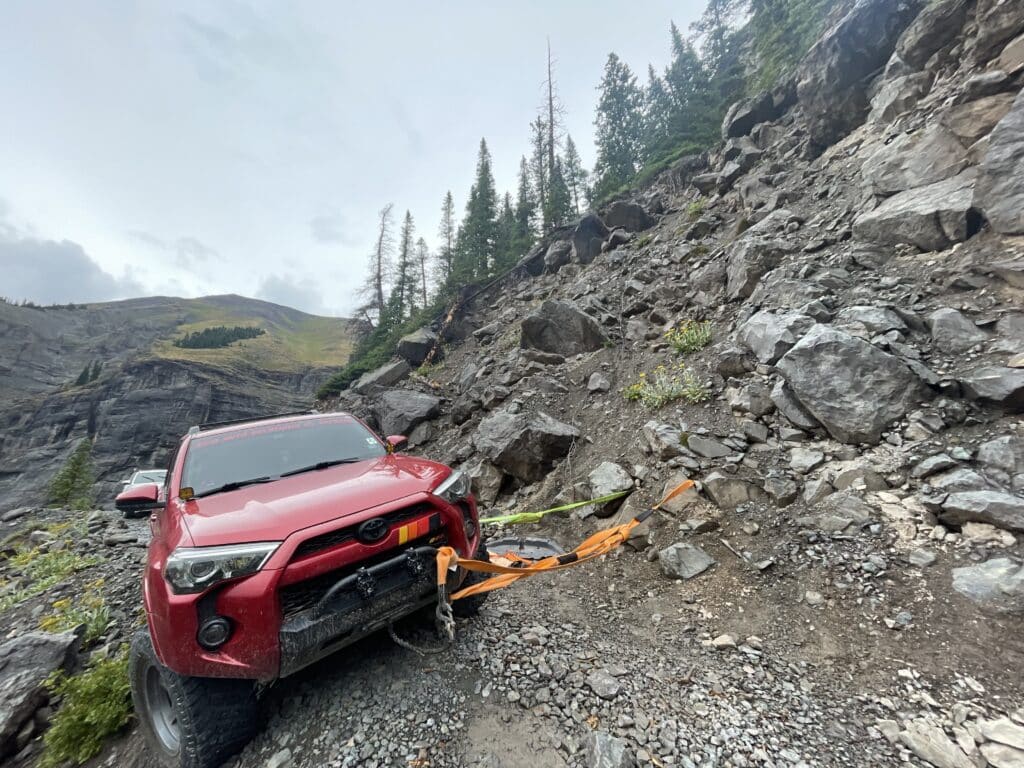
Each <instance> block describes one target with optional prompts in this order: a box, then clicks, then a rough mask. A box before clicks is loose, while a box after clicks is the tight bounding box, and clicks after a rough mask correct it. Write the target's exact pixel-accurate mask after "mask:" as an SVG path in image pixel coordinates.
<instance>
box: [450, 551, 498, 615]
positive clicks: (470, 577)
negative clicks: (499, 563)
mask: <svg viewBox="0 0 1024 768" xmlns="http://www.w3.org/2000/svg"><path fill="white" fill-rule="evenodd" d="M473 559H474V560H483V561H484V562H487V563H489V562H491V556H490V555H489V554H488V553H487V546H486V545H485V544H484V537H483V536H481V537H480V543H479V544H477V545H476V554H475V555H474V556H473ZM488 578H490V576H488V575H487V574H486V573H477V572H476V571H469V572H468V573H467V574H466V578H465V579H463V580H462V586H461V587H459V589H462V588H463V587H468V586H469V585H471V584H479V583H480V582H481V581H483V580H484V579H488ZM490 594H491V593H490V592H481V593H480V594H478V595H470V596H469V597H464V598H462V599H461V600H455V601H454V602H453V603H452V614H453V615H455V616H456V617H458V618H460V619H469V618H472V617H473V616H476V615H477V614H478V613H479V612H480V608H482V607H483V604H484V603H485V602H487V598H488V597H489V596H490Z"/></svg>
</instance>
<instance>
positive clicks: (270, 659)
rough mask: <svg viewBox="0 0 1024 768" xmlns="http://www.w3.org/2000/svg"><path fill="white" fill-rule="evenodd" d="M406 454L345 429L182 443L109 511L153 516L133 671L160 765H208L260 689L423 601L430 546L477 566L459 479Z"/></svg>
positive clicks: (210, 430) (250, 431)
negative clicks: (446, 548)
mask: <svg viewBox="0 0 1024 768" xmlns="http://www.w3.org/2000/svg"><path fill="white" fill-rule="evenodd" d="M404 442H405V438H404V437H400V436H392V437H388V438H387V439H386V440H381V439H380V438H379V437H378V436H377V435H376V434H374V433H373V432H372V431H371V430H370V429H369V428H368V427H367V426H366V425H365V424H363V423H362V422H361V421H360V420H359V419H357V418H355V417H354V416H351V415H348V414H344V413H332V414H307V415H298V416H295V415H292V416H285V417H276V418H270V419H264V420H259V421H249V422H244V423H231V424H222V425H209V426H208V427H193V428H192V429H191V430H189V433H188V434H187V435H186V436H185V437H184V438H182V440H181V443H180V444H179V446H178V449H177V451H176V452H175V454H174V457H173V458H172V459H171V462H170V465H169V469H168V473H167V478H166V480H165V484H164V486H162V487H161V486H158V485H156V484H150V485H141V486H136V487H134V488H131V489H129V490H128V491H126V492H125V493H122V494H121V495H120V496H119V497H118V499H117V506H118V508H119V509H121V510H124V511H139V510H140V509H146V508H148V509H151V510H153V514H152V516H151V517H150V525H151V527H152V529H153V540H152V543H151V544H150V547H149V558H148V562H147V565H146V571H145V575H144V577H143V599H144V602H145V607H146V617H147V620H148V625H149V626H148V631H147V630H141V631H140V632H139V633H138V634H137V635H136V637H135V638H134V640H133V643H132V649H131V656H130V664H129V670H130V675H131V683H132V698H133V700H134V704H135V710H136V713H137V716H138V719H139V722H140V724H141V727H142V729H143V732H144V734H145V736H146V740H147V742H148V744H149V746H150V748H151V750H152V752H153V754H154V756H155V757H156V758H157V760H158V762H159V763H160V764H161V765H165V766H175V768H208V767H209V766H216V765H219V764H220V763H221V762H222V761H223V760H224V759H225V758H226V757H227V756H229V755H230V754H232V753H233V752H235V751H237V750H238V749H240V748H241V747H242V746H243V745H244V744H245V743H246V742H247V741H248V740H249V738H251V736H252V734H253V732H254V731H255V728H256V721H257V712H256V696H255V689H256V683H257V682H258V681H269V680H272V679H275V678H278V677H283V676H285V675H289V674H291V673H293V672H295V671H296V670H298V669H301V668H302V667H304V666H306V665H307V664H310V663H312V662H314V661H316V660H317V659H320V658H322V657H323V656H326V655H327V654H330V653H333V652H334V651H337V650H339V649H340V648H344V647H345V646H347V645H349V644H351V643H353V642H355V641H356V640H358V639H359V638H361V637H364V636H366V635H367V634H369V633H371V632H374V631H376V630H379V629H381V628H382V627H385V626H387V625H388V624H389V623H390V622H392V621H394V620H396V619H398V618H401V617H403V616H406V615H408V614H410V613H413V612H414V611H416V610H418V609H419V608H421V607H423V606H426V605H428V604H430V603H431V602H432V601H434V600H435V599H436V594H437V590H436V584H435V580H436V570H435V565H434V559H435V554H436V548H437V547H438V546H440V545H442V544H448V545H450V546H452V547H454V548H455V549H456V550H457V551H458V552H459V553H460V554H463V555H470V554H474V553H475V554H477V555H478V556H482V557H486V554H485V551H484V550H483V547H482V546H481V542H480V533H479V529H478V524H477V511H476V503H475V501H474V500H473V497H472V495H471V494H470V483H469V479H468V477H466V476H465V475H463V474H462V473H461V472H458V471H452V470H451V469H450V468H449V467H446V466H444V465H443V464H438V463H436V462H433V461H428V460H426V459H421V458H416V457H412V456H402V455H399V454H397V453H396V452H395V451H396V449H397V448H399V447H400V446H401V445H402V444H403V443H404ZM478 548H479V549H478ZM464 576H465V574H463V573H456V574H453V583H452V584H450V585H449V586H451V587H454V586H456V585H457V583H459V582H461V581H462V580H463V577H464ZM467 578H468V576H467ZM480 597H482V596H480ZM479 603H480V600H479V599H478V598H468V599H465V600H460V601H458V602H457V603H456V604H455V607H456V608H458V609H461V612H462V613H463V615H465V614H467V613H472V612H475V610H476V609H477V608H478V607H479Z"/></svg>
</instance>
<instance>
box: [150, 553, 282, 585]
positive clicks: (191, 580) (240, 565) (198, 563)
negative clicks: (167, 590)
mask: <svg viewBox="0 0 1024 768" xmlns="http://www.w3.org/2000/svg"><path fill="white" fill-rule="evenodd" d="M279 546H281V542H279V541H267V542H260V543H258V544H231V545H229V546H226V547H182V548H181V549H176V550H174V552H172V553H171V556H170V557H168V558H167V566H166V568H165V569H164V572H165V574H166V575H167V581H169V582H170V584H171V587H172V588H173V589H174V591H175V592H176V593H178V594H190V593H194V592H202V591H203V590H205V589H209V588H210V587H211V586H213V585H214V584H216V583H217V582H220V581H224V580H225V579H235V578H238V577H239V576H248V575H250V574H253V573H256V571H258V570H259V569H260V568H262V567H263V565H264V564H265V563H266V562H267V560H269V559H270V556H271V555H272V554H274V550H276V549H277V548H278V547H279Z"/></svg>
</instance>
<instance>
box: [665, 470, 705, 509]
mask: <svg viewBox="0 0 1024 768" xmlns="http://www.w3.org/2000/svg"><path fill="white" fill-rule="evenodd" d="M689 479H690V478H689V475H688V474H687V473H686V472H685V471H679V472H676V473H674V474H673V475H671V476H670V477H669V478H668V480H666V481H665V485H664V486H663V487H662V489H661V498H665V497H666V496H668V495H669V494H670V493H671V492H672V491H674V490H675V489H676V488H678V487H679V486H680V485H681V484H683V483H685V482H686V481H687V480H689ZM699 500H700V494H699V493H698V492H697V488H696V486H690V487H689V488H687V489H686V490H685V491H682V492H680V493H678V494H676V495H675V496H673V497H672V498H671V499H669V500H668V501H666V502H664V503H663V504H662V505H661V506H660V507H658V509H660V510H661V511H663V512H668V513H669V514H672V515H678V514H679V513H680V512H682V511H683V510H685V509H686V508H687V507H689V506H690V505H691V504H694V503H696V502H697V501H699Z"/></svg>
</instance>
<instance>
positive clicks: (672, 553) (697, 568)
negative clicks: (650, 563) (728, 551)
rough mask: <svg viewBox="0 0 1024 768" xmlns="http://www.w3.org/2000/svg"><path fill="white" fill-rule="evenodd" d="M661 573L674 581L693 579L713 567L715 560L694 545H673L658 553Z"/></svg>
mask: <svg viewBox="0 0 1024 768" xmlns="http://www.w3.org/2000/svg"><path fill="white" fill-rule="evenodd" d="M658 564H659V565H660V566H661V572H662V573H664V574H665V575H666V576H668V577H669V578H672V579H692V578H693V577H694V576H698V575H700V574H702V573H704V571H706V570H707V569H708V568H710V567H711V566H712V565H714V564H715V559H714V558H713V557H711V556H710V555H709V554H707V553H706V552H705V551H704V550H702V549H701V548H700V547H696V546H694V545H693V544H685V543H678V544H673V545H671V546H669V547H665V549H663V550H661V551H660V552H659V553H658Z"/></svg>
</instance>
